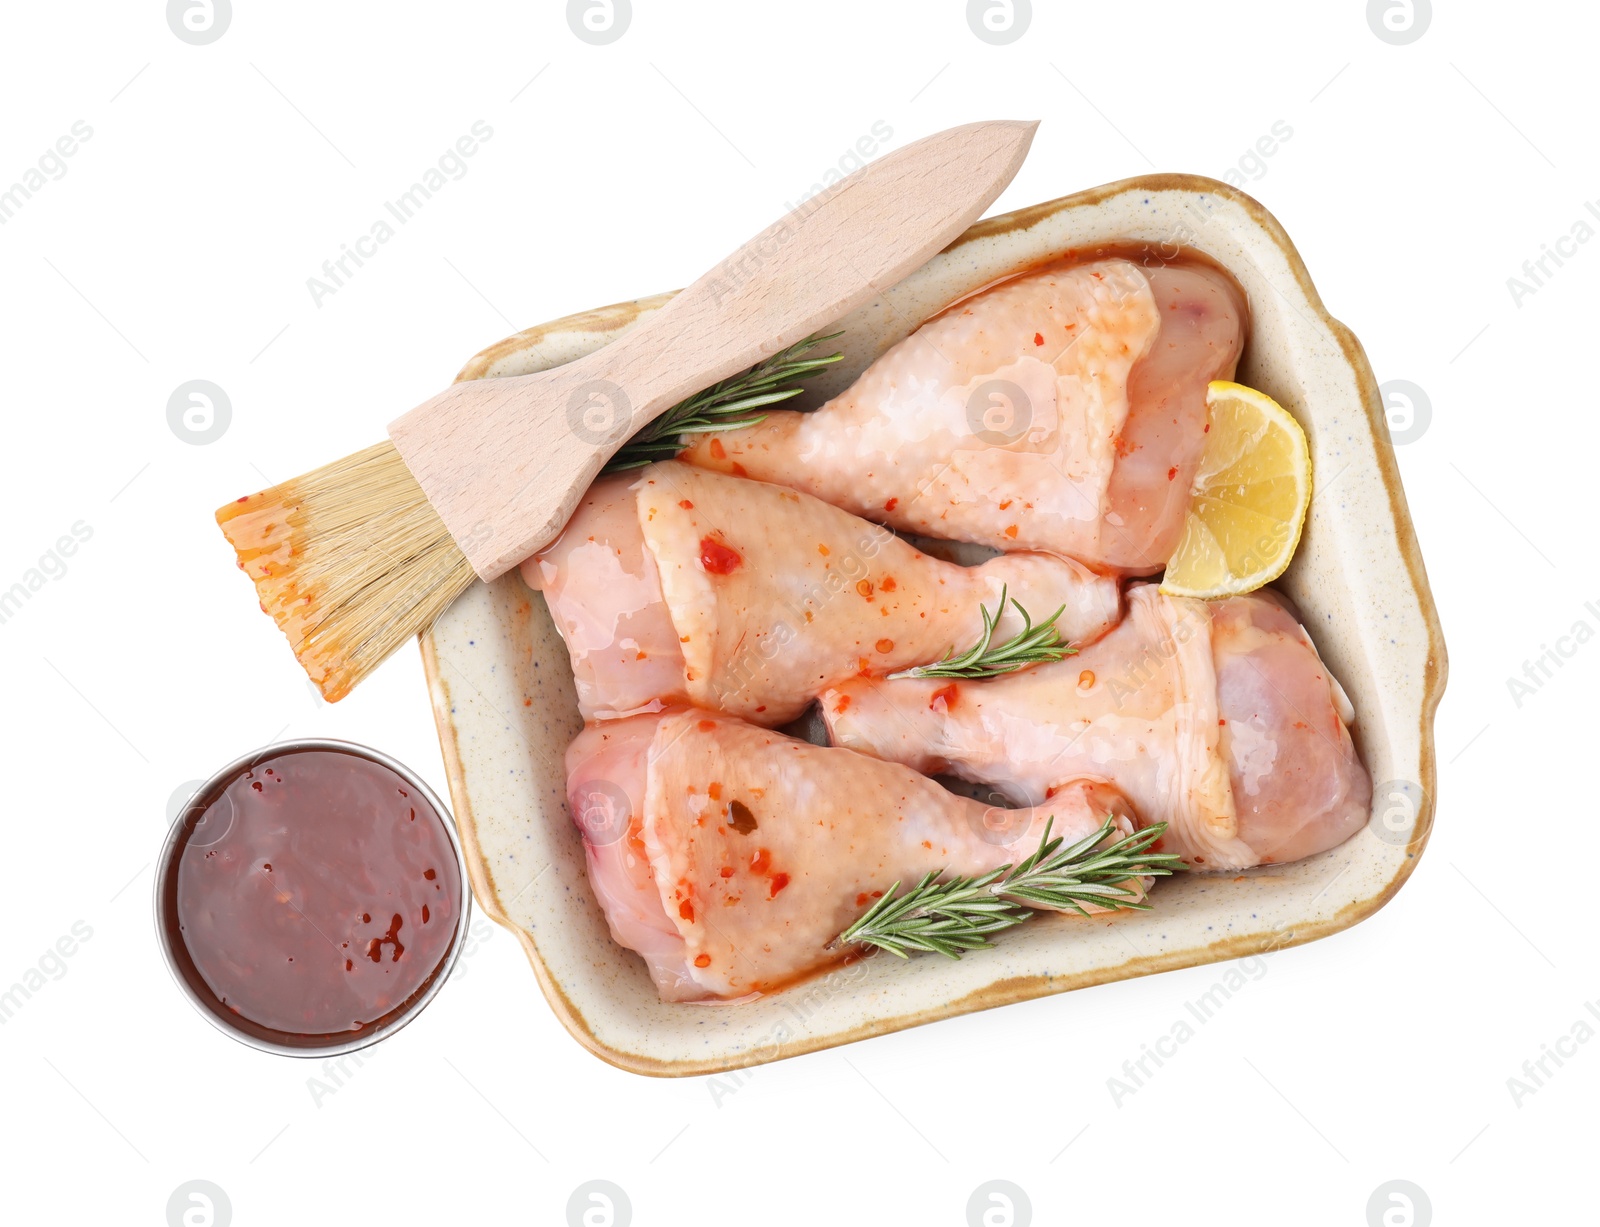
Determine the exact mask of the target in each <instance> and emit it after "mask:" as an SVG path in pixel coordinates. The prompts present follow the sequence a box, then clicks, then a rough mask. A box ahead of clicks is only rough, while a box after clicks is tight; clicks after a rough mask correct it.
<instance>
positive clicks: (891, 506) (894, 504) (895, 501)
mask: <svg viewBox="0 0 1600 1227" xmlns="http://www.w3.org/2000/svg"><path fill="white" fill-rule="evenodd" d="M899 505H900V500H899V499H897V498H892V499H890V500H889V501H888V502H887V503H885V504H884V505H883V509H884V510H885V511H893V510H894V509H895V508H896V507H898V506H899Z"/></svg>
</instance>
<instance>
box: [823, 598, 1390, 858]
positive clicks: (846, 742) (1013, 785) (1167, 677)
mask: <svg viewBox="0 0 1600 1227" xmlns="http://www.w3.org/2000/svg"><path fill="white" fill-rule="evenodd" d="M821 705H822V712H823V716H824V719H825V720H826V721H827V723H828V729H829V733H830V735H831V737H832V739H833V743H834V744H835V745H838V746H848V747H850V748H852V749H856V750H861V751H864V752H866V753H869V754H876V755H878V756H879V757H882V758H885V759H889V760H891V761H894V762H899V763H904V764H906V765H908V766H911V767H915V768H916V769H917V770H919V771H925V772H928V773H930V774H932V773H936V772H940V771H950V772H952V773H954V774H956V775H958V776H960V777H962V778H963V779H968V780H975V781H978V782H980V783H983V784H987V785H990V786H991V787H994V788H996V789H998V790H1000V792H1001V793H1002V794H1003V795H1005V796H1008V797H1010V798H1011V799H1013V800H1015V801H1019V802H1022V803H1028V804H1036V803H1038V802H1040V801H1043V800H1044V799H1045V798H1046V797H1048V796H1049V795H1050V792H1051V789H1052V788H1054V787H1055V786H1057V785H1058V784H1060V783H1061V782H1063V781H1068V780H1079V779H1098V780H1105V781H1107V782H1108V783H1110V784H1112V785H1114V786H1115V787H1116V788H1118V789H1119V790H1121V791H1122V793H1123V794H1124V795H1126V796H1127V798H1128V799H1129V801H1130V802H1132V804H1133V806H1134V808H1135V809H1136V811H1137V812H1138V814H1139V816H1140V817H1141V818H1142V819H1143V820H1144V821H1145V822H1147V823H1155V822H1166V823H1168V824H1169V825H1168V828H1167V831H1166V834H1165V835H1164V836H1163V837H1162V839H1161V841H1160V843H1159V844H1158V845H1157V846H1158V848H1159V849H1160V850H1163V851H1167V852H1176V853H1177V854H1179V855H1180V856H1182V857H1183V859H1184V860H1185V861H1186V862H1188V863H1189V864H1190V865H1191V866H1193V867H1194V868H1196V869H1240V868H1246V867H1249V866H1252V865H1259V864H1271V863H1276V862H1284V861H1293V860H1298V859H1300V858H1301V857H1306V856H1311V855H1312V854H1314V853H1317V852H1321V851H1324V850H1325V849H1327V848H1331V847H1334V846H1335V845H1336V844H1340V843H1343V842H1344V841H1345V840H1346V839H1348V838H1349V837H1350V836H1351V835H1352V834H1354V833H1355V832H1356V831H1357V830H1359V829H1360V828H1361V826H1362V825H1363V824H1364V823H1365V822H1366V820H1367V814H1368V805H1369V803H1370V801H1371V796H1372V783H1371V780H1370V779H1369V778H1368V776H1367V772H1366V769H1365V768H1363V767H1362V765H1361V761H1360V759H1359V758H1357V756H1356V750H1355V745H1354V743H1353V742H1352V741H1351V739H1350V731H1349V725H1350V723H1351V722H1352V721H1353V720H1354V718H1355V717H1354V712H1353V711H1352V709H1351V707H1350V701H1349V700H1348V699H1347V698H1346V697H1345V694H1344V691H1343V689H1342V688H1341V687H1340V686H1339V683H1338V682H1337V681H1336V680H1335V679H1334V677H1333V675H1332V674H1331V673H1329V672H1328V670H1327V668H1326V666H1324V665H1323V663H1322V661H1321V659H1320V658H1319V657H1318V656H1317V650H1316V648H1315V647H1314V646H1313V645H1312V643H1311V640H1310V638H1308V637H1307V635H1306V633H1305V631H1304V629H1302V627H1301V626H1300V623H1299V621H1298V620H1297V618H1296V617H1295V615H1294V613H1293V611H1292V610H1291V609H1290V607H1289V606H1288V603H1287V602H1286V601H1284V600H1283V599H1282V598H1281V597H1279V596H1277V595H1276V594H1275V593H1270V592H1267V591H1262V592H1258V593H1255V594H1253V595H1250V596H1243V597H1233V598H1230V599H1228V600H1224V601H1219V602H1215V603H1211V604H1208V603H1206V602H1203V601H1191V600H1186V599H1183V598H1174V597H1165V596H1162V595H1161V594H1160V592H1159V591H1158V590H1157V589H1156V588H1155V587H1154V586H1153V585H1148V584H1146V585H1140V586H1137V587H1135V588H1134V589H1132V590H1131V591H1130V592H1129V594H1128V614H1127V617H1126V618H1125V619H1124V620H1123V622H1122V625H1120V626H1119V627H1118V628H1117V629H1116V630H1114V631H1112V632H1111V634H1109V635H1107V636H1106V637H1105V638H1104V639H1102V640H1100V642H1098V643H1097V644H1095V645H1094V646H1092V647H1090V648H1088V649H1086V650H1085V651H1084V652H1083V653H1082V654H1081V655H1078V656H1073V657H1069V658H1068V659H1066V660H1064V661H1061V662H1059V663H1057V664H1049V665H1040V666H1038V667H1037V668H1034V669H1029V670H1027V671H1026V672H1023V673H1016V674H1011V675H1009V676H1006V677H1000V678H995V679H993V680H991V681H983V682H955V683H948V682H940V681H935V680H910V679H906V680H901V681H892V682H891V681H875V680H872V679H860V680H857V681H852V682H849V683H846V684H844V685H841V686H839V687H837V688H835V689H833V690H831V691H829V692H828V693H827V694H825V695H823V696H822V701H821Z"/></svg>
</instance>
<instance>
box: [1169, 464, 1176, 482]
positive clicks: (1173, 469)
mask: <svg viewBox="0 0 1600 1227" xmlns="http://www.w3.org/2000/svg"><path fill="white" fill-rule="evenodd" d="M1177 475H1178V466H1177V465H1173V466H1172V467H1171V468H1170V469H1168V470H1167V480H1168V481H1171V480H1172V479H1173V478H1175V477H1176V476H1177Z"/></svg>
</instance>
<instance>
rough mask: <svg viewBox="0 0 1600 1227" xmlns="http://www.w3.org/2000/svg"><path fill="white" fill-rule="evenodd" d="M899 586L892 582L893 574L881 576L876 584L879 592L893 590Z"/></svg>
mask: <svg viewBox="0 0 1600 1227" xmlns="http://www.w3.org/2000/svg"><path fill="white" fill-rule="evenodd" d="M899 586H900V585H898V584H896V583H895V582H894V576H892V575H885V576H884V577H883V579H882V580H881V581H880V582H879V584H878V591H879V592H893V591H894V590H895V589H896V588H898V587H899Z"/></svg>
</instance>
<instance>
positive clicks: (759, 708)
mask: <svg viewBox="0 0 1600 1227" xmlns="http://www.w3.org/2000/svg"><path fill="white" fill-rule="evenodd" d="M756 710H757V711H766V710H767V705H766V704H765V703H763V704H762V705H761V706H760V707H758V708H756Z"/></svg>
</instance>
